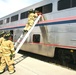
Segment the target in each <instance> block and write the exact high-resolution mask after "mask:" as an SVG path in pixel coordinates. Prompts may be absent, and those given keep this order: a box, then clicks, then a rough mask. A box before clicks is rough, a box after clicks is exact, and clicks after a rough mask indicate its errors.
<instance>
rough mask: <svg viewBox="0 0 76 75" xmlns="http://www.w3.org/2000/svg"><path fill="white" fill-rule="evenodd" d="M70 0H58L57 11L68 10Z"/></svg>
mask: <svg viewBox="0 0 76 75" xmlns="http://www.w3.org/2000/svg"><path fill="white" fill-rule="evenodd" d="M70 3H71V0H60V1H58V10H63V9H67V8H70Z"/></svg>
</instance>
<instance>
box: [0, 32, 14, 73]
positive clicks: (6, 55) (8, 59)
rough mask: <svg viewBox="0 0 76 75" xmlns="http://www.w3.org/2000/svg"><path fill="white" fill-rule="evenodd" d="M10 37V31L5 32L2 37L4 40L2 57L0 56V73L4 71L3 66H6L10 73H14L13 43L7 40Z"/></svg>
mask: <svg viewBox="0 0 76 75" xmlns="http://www.w3.org/2000/svg"><path fill="white" fill-rule="evenodd" d="M10 37H11V34H10V33H7V34H6V35H5V36H4V38H5V40H4V41H3V42H2V44H1V47H2V57H1V65H0V73H3V72H4V71H5V68H6V67H7V68H8V71H9V73H10V74H12V73H14V72H15V70H14V59H13V57H14V56H15V51H14V45H13V42H12V41H11V40H9V39H10Z"/></svg>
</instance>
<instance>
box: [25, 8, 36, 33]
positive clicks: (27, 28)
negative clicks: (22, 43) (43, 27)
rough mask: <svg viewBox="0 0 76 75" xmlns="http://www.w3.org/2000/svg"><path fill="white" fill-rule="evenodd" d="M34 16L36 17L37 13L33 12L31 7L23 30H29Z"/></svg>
mask: <svg viewBox="0 0 76 75" xmlns="http://www.w3.org/2000/svg"><path fill="white" fill-rule="evenodd" d="M36 18H37V14H35V13H34V11H33V10H32V9H31V10H30V11H29V15H28V22H27V24H26V27H25V28H24V32H28V31H29V30H30V28H31V27H32V25H33V24H34V21H35V19H36Z"/></svg>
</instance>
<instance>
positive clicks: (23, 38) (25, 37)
mask: <svg viewBox="0 0 76 75" xmlns="http://www.w3.org/2000/svg"><path fill="white" fill-rule="evenodd" d="M40 17H41V15H39V16H38V17H37V19H36V20H35V22H34V24H33V26H32V27H31V29H30V30H29V31H28V32H27V33H26V34H24V35H23V33H22V34H21V36H20V37H19V39H18V40H17V42H16V43H15V45H14V47H16V51H15V53H18V51H19V49H20V48H21V46H22V45H23V43H24V42H25V40H26V39H27V37H28V36H29V34H30V33H31V32H32V30H33V28H34V27H35V25H36V24H37V23H38V21H39V19H40ZM21 39H22V40H21ZM19 42H20V43H19ZM17 45H18V46H17Z"/></svg>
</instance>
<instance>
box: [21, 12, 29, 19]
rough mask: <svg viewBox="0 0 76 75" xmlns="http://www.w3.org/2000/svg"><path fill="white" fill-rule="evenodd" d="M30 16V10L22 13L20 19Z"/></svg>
mask: <svg viewBox="0 0 76 75" xmlns="http://www.w3.org/2000/svg"><path fill="white" fill-rule="evenodd" d="M27 17H28V11H27V12H23V13H21V16H20V19H24V18H27Z"/></svg>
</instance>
